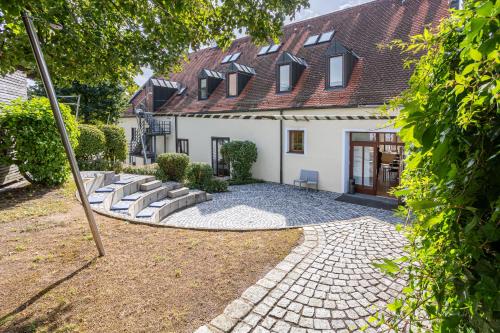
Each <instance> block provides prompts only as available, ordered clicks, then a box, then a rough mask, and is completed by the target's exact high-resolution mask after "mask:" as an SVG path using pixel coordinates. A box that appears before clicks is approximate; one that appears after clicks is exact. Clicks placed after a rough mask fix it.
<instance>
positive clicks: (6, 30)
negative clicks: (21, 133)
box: [0, 0, 308, 86]
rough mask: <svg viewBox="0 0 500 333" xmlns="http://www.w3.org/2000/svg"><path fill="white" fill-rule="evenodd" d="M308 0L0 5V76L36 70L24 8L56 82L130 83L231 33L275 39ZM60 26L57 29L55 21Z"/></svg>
mask: <svg viewBox="0 0 500 333" xmlns="http://www.w3.org/2000/svg"><path fill="white" fill-rule="evenodd" d="M307 4H308V2H307V0H231V1H228V0H225V1H219V2H217V3H214V1H211V0H191V1H165V0H154V1H134V0H114V1H87V0H74V1H70V2H68V1H65V0H37V1H32V0H16V1H12V0H0V9H1V13H2V15H1V16H0V26H1V27H2V43H1V44H0V54H1V55H2V57H1V58H0V74H6V73H8V72H12V71H14V70H15V69H25V71H27V72H30V71H31V72H34V69H35V64H34V59H33V55H32V52H31V47H30V45H29V42H28V38H27V36H26V33H25V31H24V26H23V23H22V21H21V12H22V11H23V10H25V9H27V10H28V11H29V12H30V13H31V15H32V16H33V17H34V21H33V23H34V25H35V27H36V29H37V31H38V34H39V35H40V39H41V40H42V42H43V50H44V52H45V58H46V60H47V63H48V67H49V68H50V70H51V72H52V77H53V78H54V79H55V80H56V86H57V85H58V84H57V83H65V84H70V83H71V82H73V81H75V80H77V81H79V82H81V83H87V84H92V85H95V84H96V83H100V82H124V81H127V82H132V78H133V77H134V76H135V75H136V74H138V73H139V72H140V71H141V67H145V66H149V67H151V68H152V69H153V71H154V72H156V73H169V72H171V70H172V69H173V68H174V69H175V67H176V66H179V65H180V64H181V63H182V61H183V60H185V58H186V56H187V54H188V52H189V51H190V49H198V48H200V47H202V46H203V45H211V44H217V45H218V46H219V47H221V48H227V47H228V46H229V45H230V42H231V40H232V39H233V38H234V31H235V30H240V31H241V30H242V29H245V30H246V32H247V33H248V34H249V35H250V36H252V37H254V39H255V40H256V42H267V40H268V38H269V37H273V38H274V39H276V38H277V37H278V35H279V34H280V31H281V27H282V25H283V22H284V21H285V18H286V17H287V16H293V15H294V13H295V11H296V10H297V9H300V8H301V7H303V6H305V5H307ZM51 23H56V24H60V25H62V30H56V29H54V28H53V26H54V25H53V24H52V25H51Z"/></svg>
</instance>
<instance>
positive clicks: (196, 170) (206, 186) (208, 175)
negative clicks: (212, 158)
mask: <svg viewBox="0 0 500 333" xmlns="http://www.w3.org/2000/svg"><path fill="white" fill-rule="evenodd" d="M213 175H214V171H213V169H212V167H211V166H210V165H209V164H207V163H200V162H194V163H190V164H189V165H188V167H187V169H186V183H187V186H189V187H191V188H197V189H200V190H202V191H207V192H210V193H215V192H226V191H227V187H228V183H227V182H226V181H225V180H221V179H217V178H214V176H213Z"/></svg>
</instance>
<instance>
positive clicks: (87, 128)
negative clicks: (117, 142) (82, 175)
mask: <svg viewBox="0 0 500 333" xmlns="http://www.w3.org/2000/svg"><path fill="white" fill-rule="evenodd" d="M78 129H79V131H80V137H79V138H78V147H77V148H76V149H75V155H76V158H77V159H78V160H79V161H93V160H96V159H98V158H100V157H101V156H102V155H103V154H104V150H105V149H106V137H105V136H104V133H103V132H102V131H101V130H100V129H99V128H98V127H97V126H94V125H86V124H80V125H78Z"/></svg>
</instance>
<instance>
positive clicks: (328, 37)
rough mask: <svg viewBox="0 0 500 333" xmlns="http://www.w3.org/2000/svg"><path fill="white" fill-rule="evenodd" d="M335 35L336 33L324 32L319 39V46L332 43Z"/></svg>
mask: <svg viewBox="0 0 500 333" xmlns="http://www.w3.org/2000/svg"><path fill="white" fill-rule="evenodd" d="M334 33H335V31H328V32H323V33H322V34H321V36H320V37H319V39H318V44H319V43H325V42H329V41H331V40H332V37H333V34H334Z"/></svg>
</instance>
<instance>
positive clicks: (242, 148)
mask: <svg viewBox="0 0 500 333" xmlns="http://www.w3.org/2000/svg"><path fill="white" fill-rule="evenodd" d="M221 154H222V156H223V157H224V159H225V160H226V161H228V162H229V164H230V166H231V171H232V174H231V176H232V178H233V179H236V180H238V181H247V180H249V179H251V178H252V172H251V169H252V164H253V163H255V162H256V161H257V146H256V145H255V143H253V142H251V141H231V142H228V143H225V144H224V145H222V148H221Z"/></svg>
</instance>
